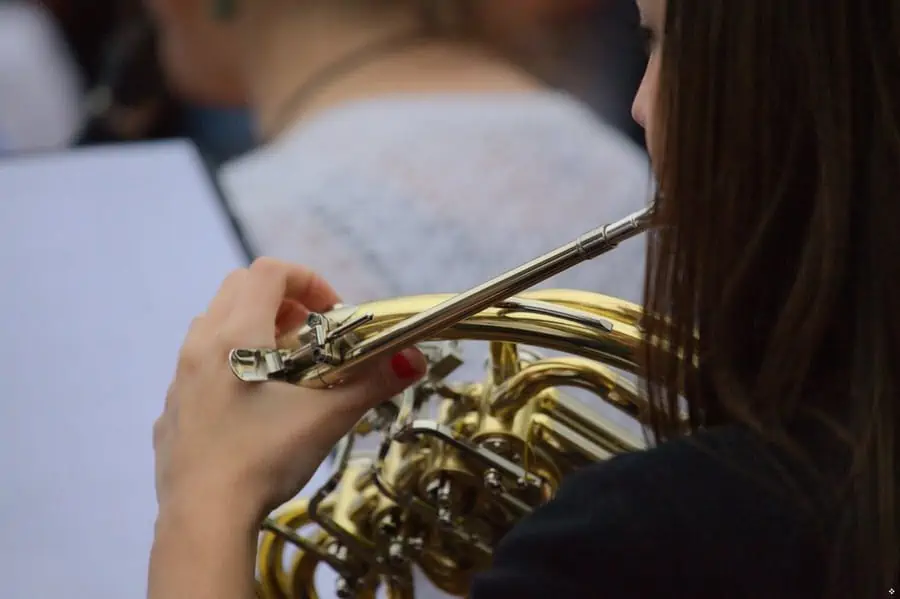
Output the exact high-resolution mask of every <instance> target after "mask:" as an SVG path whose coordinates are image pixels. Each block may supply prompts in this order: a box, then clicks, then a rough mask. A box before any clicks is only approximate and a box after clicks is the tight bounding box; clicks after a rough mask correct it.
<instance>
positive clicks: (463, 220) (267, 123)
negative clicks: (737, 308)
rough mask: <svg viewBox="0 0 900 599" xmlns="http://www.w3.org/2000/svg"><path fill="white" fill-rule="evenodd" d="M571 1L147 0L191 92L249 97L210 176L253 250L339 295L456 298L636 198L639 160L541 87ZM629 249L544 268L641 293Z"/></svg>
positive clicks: (610, 133) (210, 98)
mask: <svg viewBox="0 0 900 599" xmlns="http://www.w3.org/2000/svg"><path fill="white" fill-rule="evenodd" d="M592 5H593V3H592V2H585V1H584V0H528V1H527V2H523V1H521V0H492V1H491V2H469V1H466V0H382V1H375V2H372V1H356V0H350V1H347V2H330V1H326V0H306V1H295V0H152V1H151V2H149V4H148V6H149V9H150V11H151V13H152V15H153V16H154V18H155V21H156V23H157V25H158V26H159V31H160V35H161V40H160V42H161V47H162V48H161V50H162V58H163V63H164V67H165V70H166V73H167V76H168V80H169V82H170V85H171V87H172V89H173V90H176V92H177V93H178V94H180V96H181V97H182V98H184V99H185V100H187V101H190V102H193V103H196V104H202V105H215V106H241V105H247V106H248V107H249V109H250V110H251V112H252V114H253V117H254V123H255V130H256V133H257V138H258V140H259V143H260V147H259V149H258V150H256V151H254V152H251V153H250V154H249V155H246V156H244V157H242V158H240V159H237V160H235V161H232V162H229V163H226V164H225V165H224V166H223V168H222V169H221V171H220V174H221V183H222V187H223V190H224V192H225V195H226V197H227V200H228V202H229V205H230V208H231V209H232V211H233V212H234V214H235V216H236V218H237V220H238V222H239V223H240V224H241V226H242V227H243V229H244V231H245V234H246V236H247V238H248V239H249V241H250V243H251V245H252V246H253V247H254V249H255V251H256V253H258V254H266V255H270V256H275V257H279V258H282V259H286V260H291V261H294V262H303V263H307V264H310V265H311V266H312V267H314V268H316V269H317V270H319V271H321V272H323V273H324V274H325V275H326V276H327V277H328V278H329V280H330V281H331V282H332V283H333V284H334V285H335V286H336V287H337V288H338V289H340V290H341V294H342V296H343V297H344V298H345V300H347V301H363V300H370V299H376V298H380V297H388V296H396V295H405V294H412V293H428V292H445V291H459V290H462V289H465V288H468V287H471V286H472V285H475V284H478V283H481V282H482V281H483V280H485V279H487V278H490V277H493V276H495V275H497V274H499V273H501V272H503V271H504V270H506V269H508V268H511V267H514V266H517V265H518V264H519V263H522V262H524V261H526V260H529V259H531V258H532V257H534V256H536V255H538V254H541V253H544V252H546V251H548V250H551V249H553V248H554V247H556V246H558V245H560V244H562V243H566V242H568V241H570V240H571V239H573V238H574V237H576V236H577V235H579V234H581V233H583V232H585V231H586V230H587V229H588V228H592V227H593V226H596V225H599V224H601V223H602V222H605V221H609V220H612V219H614V218H618V217H620V216H622V215H624V214H627V213H629V212H631V211H633V210H635V209H638V208H640V207H641V206H643V205H644V204H645V203H646V201H647V198H648V197H649V194H650V177H649V172H648V165H647V160H646V156H645V155H644V153H643V152H642V151H641V150H640V149H639V148H638V147H637V146H636V145H635V144H633V143H632V142H630V141H629V140H628V139H627V138H626V137H625V136H623V135H622V134H620V133H619V132H618V131H616V130H615V129H614V128H612V127H610V126H608V125H607V124H605V123H603V122H601V121H599V120H598V119H597V118H595V116H594V115H593V114H592V112H591V111H590V110H589V108H588V107H587V106H585V105H584V104H583V103H582V102H580V101H577V100H576V99H574V98H573V97H571V96H570V95H568V94H565V93H562V92H560V91H557V90H555V89H552V88H550V87H548V84H547V83H546V81H547V80H548V78H549V77H548V74H550V73H552V72H553V70H554V66H555V65H554V63H553V59H554V58H555V57H557V56H560V55H561V54H562V51H561V49H562V48H564V47H565V44H566V40H565V39H563V37H564V36H558V35H555V34H556V33H557V32H558V31H560V30H563V31H564V30H565V27H563V25H564V24H565V23H566V22H569V21H571V20H573V19H578V18H580V17H581V15H582V14H584V12H583V11H585V10H587V9H588V8H590V7H591V6H592ZM642 263H643V246H642V244H641V243H640V242H636V243H627V244H624V245H623V248H622V249H621V251H620V252H619V253H617V254H616V255H615V256H614V257H612V258H610V259H609V260H606V261H603V262H597V263H595V264H591V265H590V266H587V267H585V268H580V269H575V271H573V272H569V273H565V274H564V275H561V276H560V277H558V278H556V279H554V280H552V281H549V282H548V283H547V285H548V286H549V285H556V286H560V285H565V286H574V287H580V288H591V289H598V290H602V291H603V292H605V293H609V294H612V295H617V296H620V297H624V298H627V299H630V300H633V301H638V300H639V299H640V289H641V283H642V281H643V272H642Z"/></svg>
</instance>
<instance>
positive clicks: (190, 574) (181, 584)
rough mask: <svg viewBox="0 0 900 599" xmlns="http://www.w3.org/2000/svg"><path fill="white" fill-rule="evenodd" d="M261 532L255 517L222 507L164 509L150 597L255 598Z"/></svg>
mask: <svg viewBox="0 0 900 599" xmlns="http://www.w3.org/2000/svg"><path fill="white" fill-rule="evenodd" d="M204 512H206V513H204ZM219 514H221V515H219ZM257 535H258V528H257V527H256V526H254V524H253V522H252V519H249V518H236V517H231V518H229V517H228V515H227V514H225V513H224V512H222V511H220V510H219V509H218V508H213V509H212V510H208V511H207V510H202V511H201V510H190V509H182V508H179V509H175V508H167V509H163V510H160V515H159V518H158V519H157V522H156V535H155V539H154V543H153V549H152V552H151V554H150V575H149V581H148V599H182V598H190V599H252V598H253V597H254V596H255V589H254V584H255V580H254V578H255V577H254V572H255V570H254V562H255V556H256V547H257V538H258V537H257Z"/></svg>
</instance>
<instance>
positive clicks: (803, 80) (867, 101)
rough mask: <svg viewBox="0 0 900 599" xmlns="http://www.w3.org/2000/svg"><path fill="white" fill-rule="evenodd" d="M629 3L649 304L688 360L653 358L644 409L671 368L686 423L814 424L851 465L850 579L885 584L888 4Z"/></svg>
mask: <svg viewBox="0 0 900 599" xmlns="http://www.w3.org/2000/svg"><path fill="white" fill-rule="evenodd" d="M637 3H638V5H639V8H640V9H641V12H642V17H643V20H644V22H645V24H646V26H647V27H648V28H649V29H650V31H651V44H650V49H651V57H650V64H649V67H648V70H647V75H646V77H645V81H644V83H643V85H642V87H641V91H640V93H639V94H638V97H637V98H636V101H635V105H634V114H635V117H636V118H637V119H638V120H639V121H641V122H642V124H644V125H645V126H646V128H647V134H648V148H649V149H650V151H651V154H652V157H653V163H654V169H655V171H656V174H657V176H658V181H659V189H660V197H659V199H658V201H657V208H658V219H659V224H660V225H662V226H661V228H660V229H659V231H658V232H657V233H655V234H653V235H652V236H651V239H650V245H649V258H648V259H649V262H648V274H647V277H648V279H647V281H648V285H647V296H646V309H647V310H648V311H649V312H651V313H655V314H661V315H665V316H668V317H669V318H670V319H671V324H670V325H667V326H670V327H671V328H670V329H668V330H667V331H665V333H666V335H670V336H671V337H672V338H673V340H674V345H675V346H676V347H679V348H682V349H684V350H685V351H686V352H687V353H688V355H694V354H696V355H697V356H698V360H699V369H698V372H697V373H690V372H686V371H685V370H684V369H683V368H682V367H680V366H676V365H675V364H673V363H672V362H671V361H669V360H665V359H662V358H660V357H659V356H658V355H648V358H647V360H648V365H647V366H648V375H649V377H650V378H651V379H652V380H655V381H656V382H657V383H659V384H657V385H654V384H651V385H650V395H651V401H652V403H654V404H655V405H658V406H668V407H667V408H665V410H661V412H668V413H672V412H674V409H673V406H674V405H675V403H674V402H675V400H676V391H677V389H676V388H675V387H676V385H675V381H677V380H678V379H679V378H680V377H684V378H685V379H686V380H687V381H688V384H687V393H686V394H687V399H688V401H689V405H690V412H691V419H692V421H693V424H694V425H695V426H700V425H711V424H717V423H721V422H742V423H746V424H748V425H750V426H751V427H753V428H755V429H757V430H759V431H762V432H763V433H765V434H766V435H767V436H769V437H771V438H773V439H775V440H778V441H785V442H788V441H789V440H790V439H791V431H792V427H794V426H795V425H796V424H797V423H799V422H800V421H801V420H813V421H817V422H826V423H827V426H828V427H829V429H830V430H832V431H834V432H836V433H837V437H838V438H839V439H840V440H841V442H842V447H844V448H846V457H847V458H848V459H849V463H851V464H853V471H852V477H851V475H850V473H848V472H842V473H841V474H842V475H845V477H846V478H845V479H842V480H847V481H850V482H848V483H847V484H848V485H849V487H848V488H849V489H851V490H852V491H853V492H852V499H851V500H849V501H850V503H849V504H847V512H846V513H847V514H852V515H853V517H854V518H856V520H855V522H854V525H853V526H852V527H850V528H846V529H842V532H841V534H842V535H843V537H842V538H847V539H849V538H851V537H852V538H853V541H852V542H853V544H854V547H853V549H851V550H850V556H849V557H848V559H858V560H859V561H858V562H857V563H856V564H853V565H852V566H851V567H850V568H849V570H851V571H852V570H854V566H856V565H859V566H860V568H856V571H858V572H863V571H864V570H862V569H861V568H862V567H863V565H865V567H867V568H869V569H868V570H866V572H867V573H868V574H871V576H869V577H868V578H869V579H870V580H869V581H868V584H871V585H875V586H877V585H882V584H885V583H886V582H887V580H886V578H887V577H888V575H895V574H896V572H897V557H898V555H897V552H898V540H897V526H898V524H900V523H898V519H897V509H898V508H897V504H898V501H900V497H897V495H896V494H895V485H896V484H897V480H896V477H897V466H898V462H897V460H898V455H897V447H898V446H897V442H896V435H897V434H900V426H898V424H900V409H898V403H897V402H898V394H900V374H898V373H900V370H898V369H897V366H896V364H895V361H896V360H897V359H898V358H900V322H898V319H897V317H896V312H895V310H896V308H897V306H900V276H898V275H900V236H898V235H897V233H896V230H895V229H896V226H897V223H900V202H898V201H897V198H896V197H895V196H896V192H895V189H896V182H897V179H898V173H900V3H897V2H895V1H894V0H828V1H822V0H790V1H786V0H754V1H753V2H736V1H735V0H703V1H702V2H695V1H693V0H669V1H668V2H665V1H664V0H637ZM651 328H655V329H656V331H655V332H656V333H662V329H661V328H659V325H658V324H656V325H653V326H652V327H651ZM651 332H652V331H651ZM695 332H696V333H697V337H698V338H699V342H696V343H695V341H694V339H695V335H694V333H695ZM694 374H696V376H694ZM656 425H657V427H656V428H657V429H658V432H659V433H660V436H661V437H662V438H665V437H667V436H670V435H671V434H674V427H673V426H672V423H671V422H670V419H668V418H666V417H665V416H660V417H659V418H658V420H657V423H656ZM860 576H863V575H862V574H860ZM857 583H859V584H862V583H861V579H860V580H857ZM854 588H855V589H857V590H860V589H861V588H862V587H860V586H859V585H857V586H855V587H854ZM878 588H879V589H880V590H879V592H880V593H884V589H885V588H887V586H884V587H878ZM854 596H859V597H863V596H871V595H864V594H862V593H859V594H856V595H854Z"/></svg>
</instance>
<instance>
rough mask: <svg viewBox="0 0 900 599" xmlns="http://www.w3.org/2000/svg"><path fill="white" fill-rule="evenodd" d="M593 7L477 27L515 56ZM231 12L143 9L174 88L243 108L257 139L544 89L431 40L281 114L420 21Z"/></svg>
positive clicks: (284, 2) (475, 50) (183, 4)
mask: <svg viewBox="0 0 900 599" xmlns="http://www.w3.org/2000/svg"><path fill="white" fill-rule="evenodd" d="M595 1H596V0H494V1H492V2H489V3H483V5H484V7H483V9H482V10H483V14H482V15H480V19H479V20H480V21H481V22H482V23H483V24H484V28H485V30H486V31H487V32H488V33H489V34H490V35H491V36H492V37H493V38H494V39H497V40H498V41H500V42H501V43H505V44H507V45H510V46H515V45H516V44H518V43H521V40H523V39H526V38H528V37H529V36H532V37H533V34H534V32H536V31H537V30H538V29H537V28H538V27H539V24H540V23H541V22H542V21H546V20H552V19H555V18H560V17H561V16H562V15H565V14H567V13H568V12H570V11H573V10H581V9H583V8H584V7H585V6H586V5H589V4H590V3H592V2H595ZM236 2H237V8H236V12H235V14H234V16H233V17H231V18H230V19H227V20H224V21H223V20H217V19H215V18H214V17H213V15H212V13H213V9H212V3H213V0H147V4H148V8H149V10H150V13H151V15H152V16H153V17H154V19H155V21H156V23H157V25H158V26H159V30H160V32H161V47H162V50H161V52H162V60H163V63H164V65H165V70H166V72H167V76H168V77H169V82H170V85H171V86H172V88H173V89H175V90H176V91H177V92H178V93H179V94H180V95H181V96H182V97H184V98H186V99H189V100H192V101H194V102H197V103H201V104H209V105H232V106H234V105H240V106H248V107H249V108H250V110H251V112H252V113H253V114H254V115H255V117H256V121H257V127H258V135H259V136H260V137H261V138H263V139H270V138H272V137H275V136H277V135H278V134H279V133H281V132H282V131H283V130H284V129H285V128H286V127H287V126H289V125H290V124H293V123H294V122H296V121H298V120H299V119H301V118H308V117H309V116H310V115H312V114H315V113H316V112H319V111H322V110H326V109H328V108H330V107H333V106H336V105H338V104H341V103H344V102H348V101H353V100H359V99H364V98H369V97H372V96H373V95H379V94H383V93H398V92H399V93H429V92H431V93H441V92H461V91H485V92H504V91H509V92H514V91H525V90H532V89H536V88H539V87H541V86H542V84H541V83H540V82H539V81H537V80H536V79H534V78H533V77H532V76H530V75H529V74H527V73H525V72H524V71H522V70H521V69H519V68H517V67H516V66H514V65H512V64H510V63H509V62H508V61H506V60H504V59H502V58H500V57H499V56H497V55H495V54H494V53H492V52H490V51H488V50H487V49H485V48H484V47H482V46H480V45H478V44H475V43H468V42H465V43H464V42H461V41H452V40H442V39H434V40H431V41H429V42H428V43H424V44H414V45H409V46H408V47H402V48H400V47H398V49H397V51H394V52H384V53H381V54H379V55H378V56H375V57H373V59H371V60H369V61H368V62H366V63H365V64H361V65H358V66H357V67H355V68H354V69H352V70H350V71H348V72H347V73H346V74H344V75H342V76H341V77H340V78H338V79H336V80H333V81H330V82H329V83H328V84H327V85H324V86H322V87H321V88H320V89H317V90H316V93H315V94H314V97H311V98H308V99H307V101H306V102H304V103H303V105H302V106H300V107H297V108H296V109H294V110H291V111H289V114H283V111H284V109H285V106H286V103H287V101H288V100H289V98H290V96H291V95H292V94H293V92H294V91H295V90H296V89H297V88H298V86H300V85H301V84H302V83H303V82H305V81H308V80H309V79H310V78H311V77H312V76H313V75H314V74H315V73H317V72H319V71H320V69H322V68H323V67H325V66H327V65H330V64H332V63H334V62H335V61H336V60H339V59H340V58H342V57H344V56H346V55H347V54H348V53H350V52H352V51H354V50H356V49H358V48H361V47H363V46H366V45H369V44H371V43H373V42H377V41H381V40H384V39H386V38H389V37H393V36H395V35H397V34H398V33H400V32H406V31H409V30H411V29H412V28H414V27H416V26H417V24H418V19H417V16H416V15H414V14H412V12H411V11H409V10H407V9H405V8H403V7H402V6H398V7H396V8H393V9H392V8H389V7H383V8H379V9H378V10H377V11H368V12H363V11H361V10H357V11H355V12H354V11H352V10H340V9H337V10H336V9H335V8H334V4H333V3H331V2H325V1H320V2H297V1H296V0H236ZM365 4H366V3H365V2H361V3H360V5H361V6H365ZM534 35H536V34H534Z"/></svg>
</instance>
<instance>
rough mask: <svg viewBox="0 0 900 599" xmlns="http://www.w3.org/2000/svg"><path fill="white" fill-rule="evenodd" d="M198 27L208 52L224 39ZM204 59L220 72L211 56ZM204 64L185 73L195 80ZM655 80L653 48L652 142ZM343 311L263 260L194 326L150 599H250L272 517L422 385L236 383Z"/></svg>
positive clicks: (183, 367)
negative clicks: (364, 421) (371, 413)
mask: <svg viewBox="0 0 900 599" xmlns="http://www.w3.org/2000/svg"><path fill="white" fill-rule="evenodd" d="M273 1H274V0H273ZM157 4H158V5H163V4H165V5H167V6H168V8H167V9H166V10H167V11H169V13H168V14H170V15H172V14H175V12H173V11H177V10H180V11H183V14H184V15H187V16H190V15H193V18H194V19H199V16H198V15H197V14H196V13H197V10H198V9H197V7H196V4H197V2H194V1H193V0H184V1H181V0H178V1H176V0H158V2H157ZM638 5H639V7H640V8H641V13H642V19H643V21H644V24H645V26H646V27H647V28H649V29H651V30H652V31H655V32H661V31H662V24H663V7H664V3H663V0H658V1H657V0H642V1H639V2H638ZM178 7H180V8H178ZM168 18H173V17H171V16H170V17H168ZM185 18H187V17H185ZM187 22H190V20H189V19H188V21H187ZM182 26H183V27H187V25H182ZM198 27H201V30H203V31H205V32H206V33H205V34H204V35H209V36H212V37H211V38H210V39H211V40H212V39H216V36H217V35H219V34H220V33H221V32H217V31H216V30H215V28H209V27H207V26H205V25H204V26H199V25H198ZM220 27H225V26H220ZM204 28H206V29H204ZM173 35H175V34H173ZM198 35H199V34H198ZM658 36H659V33H656V37H657V39H658ZM199 39H203V36H200V38H199ZM194 43H199V42H190V41H188V40H187V39H185V40H181V41H175V40H170V41H169V44H170V46H169V50H168V52H171V53H172V54H173V56H174V55H178V53H179V52H187V51H188V48H189V46H190V45H191V44H194ZM201 45H202V44H201ZM198 52H200V51H199V50H198ZM201 54H202V56H205V57H207V58H209V59H210V60H213V57H212V55H214V54H215V52H212V53H204V52H201ZM198 61H199V59H198ZM197 64H198V63H193V64H192V63H190V62H187V63H185V65H184V66H183V67H181V68H182V69H183V72H185V73H189V72H190V71H191V70H192V69H194V68H199V67H198V66H196V65H197ZM658 71H659V60H658V56H657V54H656V51H655V46H654V47H651V58H650V62H649V66H648V68H647V72H646V74H645V76H644V79H643V81H642V83H641V86H640V91H639V92H638V94H637V97H636V98H635V101H634V105H633V114H634V118H635V120H636V121H637V122H638V123H639V124H641V125H642V126H644V127H645V129H646V132H647V136H648V139H650V138H652V135H653V125H654V120H653V98H654V96H655V90H656V81H657V77H658ZM227 83H228V78H227V77H225V78H217V77H210V78H209V80H207V81H205V82H204V83H203V86H205V89H207V90H213V89H216V88H217V86H218V89H220V90H223V89H226V88H227ZM338 302H339V300H338V296H337V293H336V292H335V291H334V290H333V289H332V288H331V287H330V286H329V285H328V284H327V283H326V282H325V281H323V280H322V279H321V278H319V277H318V276H317V275H316V274H315V273H312V272H311V271H309V270H307V269H304V268H302V267H298V266H293V265H289V264H285V263H282V262H278V261H275V260H272V259H265V258H264V259H260V260H257V261H256V262H255V263H254V264H253V265H252V266H251V267H250V268H249V269H240V270H237V271H235V272H234V273H232V274H231V275H229V277H228V278H227V279H226V280H225V281H224V283H223V284H222V286H221V288H220V289H219V292H218V293H217V294H216V296H215V297H214V298H213V300H212V302H211V303H210V305H209V307H208V310H207V311H206V313H205V314H203V315H201V316H200V317H198V318H197V319H196V320H195V322H194V323H193V325H192V326H191V328H190V330H189V332H188V334H187V337H186V339H185V341H184V344H183V347H182V350H181V354H180V356H179V361H178V367H177V369H176V373H175V376H174V379H173V381H172V384H171V386H170V388H169V392H168V395H167V397H166V403H165V408H164V411H163V413H162V415H161V416H160V418H159V420H158V421H157V423H156V426H155V427H154V435H153V441H154V451H155V454H156V488H157V499H158V503H159V515H158V518H157V522H156V535H155V541H154V544H153V548H152V551H151V558H150V568H149V586H148V588H149V591H148V598H149V599H169V598H171V597H191V598H192V599H207V598H208V599H213V598H215V599H249V598H251V597H253V596H254V572H255V569H254V565H255V564H254V559H255V555H256V543H257V533H258V530H259V527H260V525H261V523H262V521H263V519H264V518H265V516H266V515H267V514H268V513H269V512H270V511H271V510H272V509H274V508H275V507H277V506H278V505H280V504H282V503H284V502H286V501H288V500H289V499H291V498H292V497H294V496H295V495H296V494H297V493H298V492H299V490H300V489H301V488H302V487H303V486H304V485H305V484H306V483H307V482H308V481H309V480H310V479H311V478H312V476H313V474H314V473H315V471H316V469H317V468H318V467H319V465H320V464H321V463H322V461H323V460H324V459H325V458H326V456H327V455H328V453H329V451H330V450H331V449H332V447H334V445H335V444H336V443H337V442H338V441H339V439H340V438H341V437H342V436H343V435H344V434H346V433H347V432H348V431H349V430H350V429H351V428H352V427H353V426H354V424H355V423H356V422H357V421H358V420H359V419H360V418H361V417H362V416H363V415H364V414H365V412H366V411H367V410H369V409H370V408H372V407H374V406H376V405H378V404H379V403H381V402H383V401H386V400H388V399H389V398H391V397H392V396H394V395H396V394H397V393H399V392H401V391H402V390H403V389H404V388H405V387H407V386H409V385H410V384H412V383H414V382H415V381H416V380H417V379H418V378H419V377H420V376H421V374H424V370H425V362H424V359H423V357H422V356H421V354H419V353H418V352H416V351H415V350H405V351H404V352H403V356H404V359H403V360H401V362H405V364H406V366H405V367H402V366H403V365H402V364H401V368H399V369H396V368H394V367H396V366H397V365H398V363H399V362H398V360H397V359H392V360H388V361H385V362H383V363H380V364H377V365H376V366H374V367H373V368H372V369H371V370H370V371H368V372H366V373H361V374H360V375H359V377H358V378H357V379H355V382H353V383H351V384H347V385H344V386H341V387H339V388H335V389H332V390H311V389H305V388H299V387H293V386H290V385H282V384H277V383H267V384H261V385H251V384H246V383H242V382H240V381H238V380H237V379H236V378H235V377H234V376H233V375H232V373H231V371H230V369H229V367H228V364H227V355H228V352H229V351H230V350H231V349H232V348H235V347H274V346H275V339H276V337H277V335H278V333H279V331H281V330H286V329H288V328H291V327H293V326H296V325H298V324H299V323H301V322H303V319H304V318H305V316H306V314H307V313H308V312H309V311H322V310H327V309H328V308H329V307H330V306H332V305H334V304H335V303H338ZM410 371H412V372H414V373H415V374H412V375H411V374H410Z"/></svg>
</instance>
